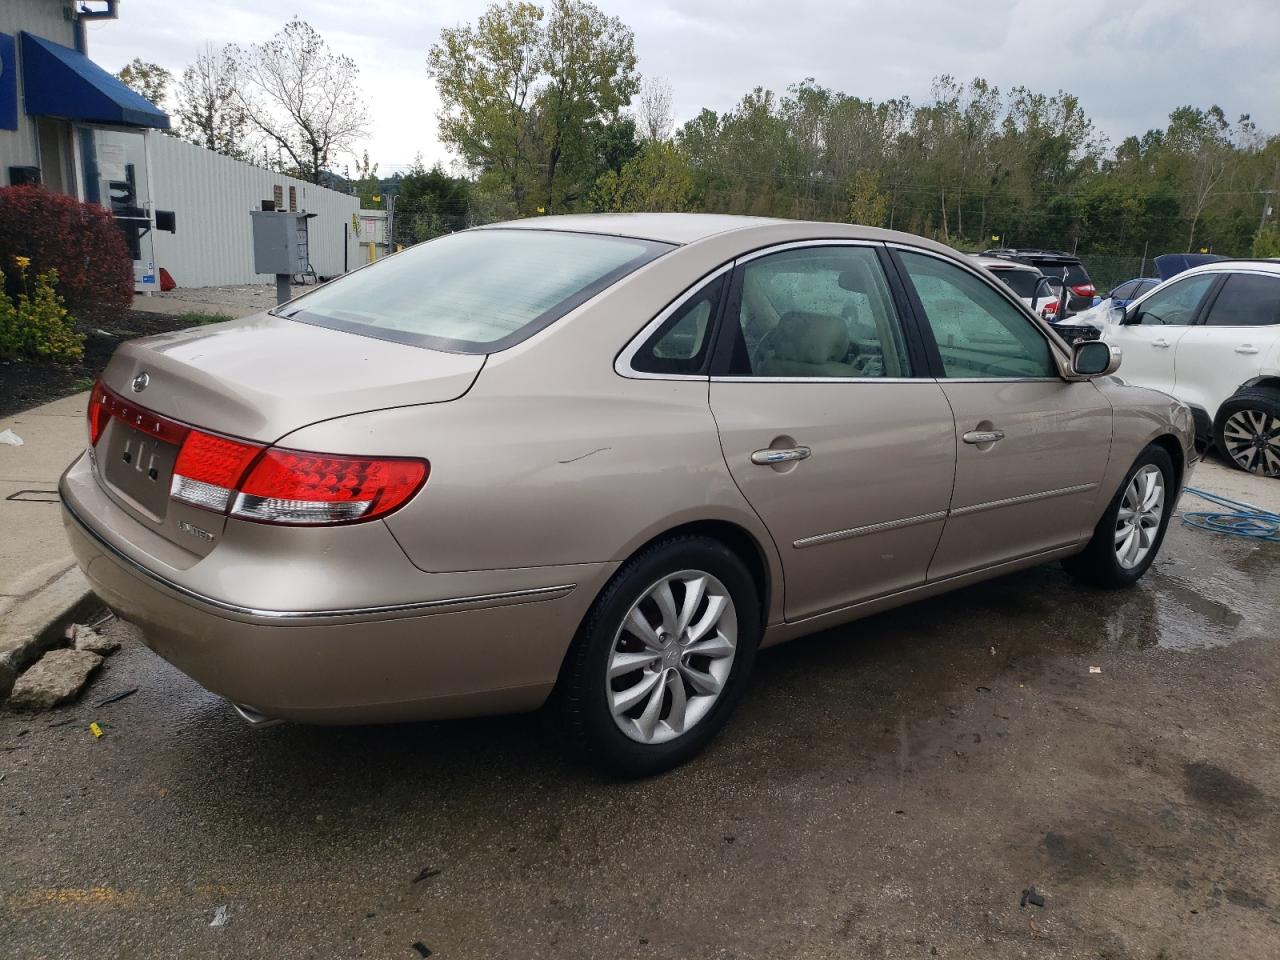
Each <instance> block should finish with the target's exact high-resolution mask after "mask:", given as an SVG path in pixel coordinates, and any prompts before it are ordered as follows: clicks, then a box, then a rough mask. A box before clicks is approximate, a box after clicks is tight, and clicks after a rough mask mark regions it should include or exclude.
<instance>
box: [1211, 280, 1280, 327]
mask: <svg viewBox="0 0 1280 960" xmlns="http://www.w3.org/2000/svg"><path fill="white" fill-rule="evenodd" d="M1205 323H1206V324H1208V325H1209V326H1211V327H1264V326H1269V325H1271V324H1274V323H1280V277H1267V276H1263V275H1262V274H1258V273H1233V274H1231V275H1230V276H1228V277H1227V281H1226V283H1225V284H1223V286H1222V290H1221V292H1219V294H1218V298H1217V299H1216V300H1214V301H1213V306H1212V307H1210V308H1209V316H1208V317H1207V318H1206V319H1205Z"/></svg>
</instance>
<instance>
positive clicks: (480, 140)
mask: <svg viewBox="0 0 1280 960" xmlns="http://www.w3.org/2000/svg"><path fill="white" fill-rule="evenodd" d="M427 66H428V71H429V73H430V75H431V76H432V77H433V78H434V79H435V81H436V84H437V86H438V88H439V91H440V96H441V99H442V101H443V109H442V111H441V113H440V118H439V119H440V139H441V141H442V142H443V143H444V144H445V145H446V146H449V147H451V148H452V149H454V150H455V151H456V152H457V153H458V155H459V156H460V157H461V158H462V160H463V162H464V163H465V164H467V166H468V167H469V168H470V169H471V170H472V171H473V172H474V173H475V174H476V175H477V176H478V178H479V180H480V187H481V189H482V190H493V189H494V188H495V187H500V188H501V189H502V190H503V191H504V192H506V193H507V194H508V195H509V196H510V198H511V200H512V202H513V203H514V206H515V208H516V210H517V211H519V212H520V213H522V214H528V213H535V212H546V213H552V212H557V211H561V210H565V209H571V208H573V206H574V205H575V204H577V203H578V202H579V201H580V200H582V199H583V198H585V196H586V195H587V194H588V193H589V191H590V189H591V187H592V185H593V184H594V182H595V177H596V175H597V173H598V159H599V153H598V149H597V147H598V142H599V135H600V133H601V131H602V129H603V128H604V127H606V126H607V125H608V124H610V123H611V122H613V121H615V120H616V119H617V117H618V114H619V112H620V111H621V109H622V108H623V107H625V106H627V105H628V104H629V103H630V102H631V97H632V96H633V95H634V93H635V91H636V88H637V84H638V82H639V80H638V77H637V75H636V73H635V67H636V56H635V42H634V36H633V35H632V32H631V30H630V29H629V28H627V27H626V26H625V25H624V24H623V23H622V22H621V21H620V20H618V19H617V18H616V17H609V16H606V15H605V14H604V13H602V12H601V11H600V10H599V8H597V7H595V6H594V5H593V4H591V3H587V2H585V0H551V2H550V4H549V7H548V9H546V10H544V9H543V8H541V7H539V6H537V5H535V4H533V3H528V2H515V0H506V2H504V3H498V4H494V5H492V6H490V7H489V8H488V9H487V10H486V11H485V12H484V13H483V14H482V15H481V16H480V17H479V18H478V19H477V20H476V22H475V23H474V24H465V25H463V26H460V27H456V28H448V29H445V30H442V31H441V34H440V41H439V42H438V43H436V44H434V45H433V46H432V47H431V49H430V51H429V53H428V56H427Z"/></svg>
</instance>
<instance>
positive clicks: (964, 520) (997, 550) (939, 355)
mask: <svg viewBox="0 0 1280 960" xmlns="http://www.w3.org/2000/svg"><path fill="white" fill-rule="evenodd" d="M897 255H898V257H899V259H900V262H901V264H902V267H903V270H904V273H905V274H906V277H907V278H908V280H909V283H910V287H911V289H912V290H913V292H914V293H915V295H916V309H917V310H919V311H920V312H921V313H922V314H923V316H924V318H925V320H926V321H927V323H926V330H927V332H929V333H931V334H932V340H933V344H932V346H935V347H936V355H935V358H934V359H935V363H936V364H937V365H938V370H937V372H938V373H939V374H941V378H940V380H939V383H941V385H942V389H943V391H944V393H945V395H946V397H947V401H948V403H949V404H950V406H951V409H952V411H953V412H954V414H955V422H956V441H957V443H956V449H957V457H956V480H955V491H954V493H953V494H952V497H951V507H950V515H949V517H948V519H947V524H946V529H945V530H944V531H943V534H942V538H941V541H940V542H939V544H938V550H937V553H936V554H935V556H934V558H933V562H932V563H931V564H930V566H929V579H930V580H942V579H946V578H947V577H952V576H957V575H960V574H963V573H967V572H969V571H972V570H978V569H981V568H984V567H990V566H993V565H995V564H998V563H1002V562H1005V561H1009V560H1014V559H1018V558H1020V557H1028V556H1033V555H1035V554H1037V553H1043V552H1045V551H1048V550H1053V549H1055V548H1058V547H1063V546H1067V545H1069V544H1073V543H1076V542H1078V541H1079V540H1080V539H1081V538H1082V537H1084V536H1085V535H1086V534H1087V533H1088V532H1089V528H1090V526H1091V525H1092V522H1093V520H1094V519H1095V518H1096V515H1097V513H1098V508H1097V501H1098V500H1099V499H1100V498H1105V497H1108V496H1110V493H1109V492H1108V491H1103V490H1100V489H1099V483H1100V482H1101V480H1102V476H1103V472H1104V471H1105V470H1106V466H1107V458H1108V456H1109V453H1110V440H1111V405H1110V403H1108V401H1107V400H1106V398H1105V397H1103V396H1102V394H1101V393H1100V392H1099V391H1098V389H1097V388H1096V387H1094V385H1093V384H1092V383H1070V382H1067V381H1065V380H1063V379H1062V377H1061V376H1060V374H1059V371H1058V367H1057V364H1056V363H1055V361H1054V358H1053V355H1052V352H1051V348H1050V346H1049V342H1048V340H1047V338H1046V337H1045V335H1044V333H1043V332H1042V331H1041V330H1040V329H1039V328H1038V327H1037V326H1036V324H1035V323H1034V322H1033V321H1032V320H1031V319H1030V318H1029V317H1027V316H1026V314H1024V313H1023V312H1022V311H1021V310H1019V309H1018V308H1017V307H1015V306H1014V305H1013V303H1012V302H1011V301H1010V300H1009V299H1008V297H1007V296H1006V295H1005V294H1003V293H1002V292H1000V291H998V290H997V289H996V288H995V287H993V286H991V284H990V283H989V282H988V281H987V280H986V279H984V278H983V277H981V276H980V275H979V274H977V273H976V272H973V271H970V270H968V269H966V268H964V267H961V266H960V265H958V264H956V263H954V262H952V261H951V260H947V259H943V258H941V257H937V256H934V255H932V254H927V253H923V252H916V251H909V250H900V251H898V254H897Z"/></svg>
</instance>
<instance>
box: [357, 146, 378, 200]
mask: <svg viewBox="0 0 1280 960" xmlns="http://www.w3.org/2000/svg"><path fill="white" fill-rule="evenodd" d="M351 188H352V191H353V192H354V193H355V195H356V196H358V197H359V198H360V206H362V207H364V208H366V209H382V207H383V199H382V181H381V180H379V179H378V165H377V164H376V163H373V162H372V161H370V160H369V151H368V150H366V151H364V153H363V154H362V155H361V156H359V157H357V158H356V178H355V181H354V182H353V183H352V185H351ZM375 198H376V199H375Z"/></svg>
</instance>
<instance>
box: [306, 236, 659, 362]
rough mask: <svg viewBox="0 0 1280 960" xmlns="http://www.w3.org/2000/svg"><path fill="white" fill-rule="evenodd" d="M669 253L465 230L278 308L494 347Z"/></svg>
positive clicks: (479, 349) (371, 328) (380, 330)
mask: <svg viewBox="0 0 1280 960" xmlns="http://www.w3.org/2000/svg"><path fill="white" fill-rule="evenodd" d="M670 249H672V246H671V245H670V244H665V243H657V242H655V241H651V240H636V239H631V238H627V237H610V236H602V235H598V234H587V233H562V232H558V231H552V230H504V229H501V228H497V229H488V230H467V231H464V232H462V233H455V234H451V235H450V236H447V237H441V238H440V239H438V240H432V241H431V242H429V243H423V244H419V245H418V246H416V247H411V248H410V249H408V250H405V251H404V252H403V253H399V254H396V255H395V256H394V257H388V258H387V259H385V260H382V261H379V262H378V263H375V264H373V265H372V266H369V267H366V268H364V269H362V270H357V271H356V272H355V273H351V274H348V275H347V276H345V277H342V278H340V279H338V280H334V281H332V282H331V283H328V284H325V285H324V286H323V287H320V288H319V289H317V290H316V291H315V292H314V293H310V294H307V295H305V296H303V297H300V298H299V299H298V300H296V301H294V302H292V303H290V304H288V305H286V306H285V307H284V308H282V310H281V311H280V314H281V315H282V316H285V317H288V318H290V319H293V320H299V321H301V322H303V323H311V324H315V325H317V326H322V327H329V328H331V329H335V330H345V331H347V332H349V333H358V334H363V335H365V336H370V337H377V338H378V339H380V340H394V341H397V342H399V343H407V344H410V345H412V346H420V347H431V348H433V349H437V350H446V351H449V352H453V353H493V352H495V351H497V350H504V349H506V348H507V347H510V346H513V345H514V344H517V343H519V342H520V341H521V340H524V339H526V338H527V337H530V336H532V335H533V334H534V333H536V332H537V331H538V330H541V329H542V328H543V327H546V326H547V325H548V324H550V323H552V322H554V321H555V320H558V319H559V318H560V317H562V316H564V315H565V314H566V313H568V312H569V311H570V310H572V309H573V308H574V307H576V306H578V305H580V304H582V303H585V302H586V301H587V300H589V299H591V297H593V296H595V295H596V294H597V293H599V292H600V291H602V290H604V289H605V288H606V287H608V286H610V285H611V284H613V283H616V282H617V281H618V280H620V279H622V278H623V277H625V276H626V275H627V274H629V273H631V272H632V271H633V270H636V269H637V268H639V267H641V266H643V265H644V264H646V263H648V262H649V261H651V260H653V259H654V258H655V257H658V256H660V255H661V254H663V253H665V252H666V251H668V250H670Z"/></svg>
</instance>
